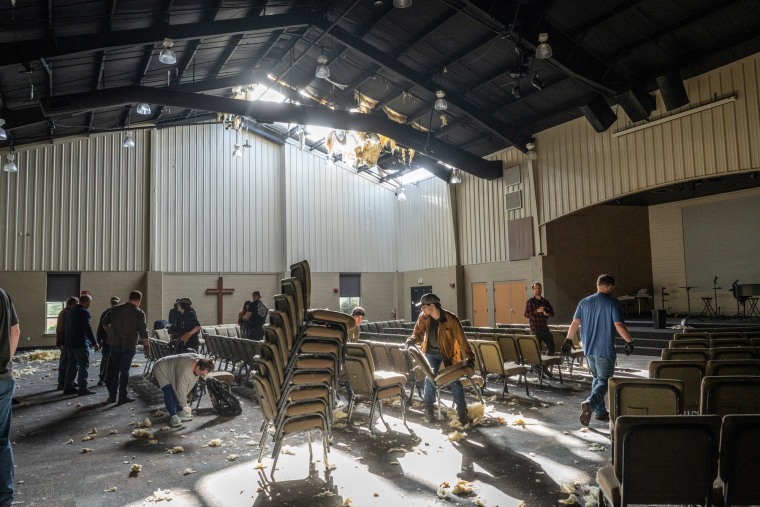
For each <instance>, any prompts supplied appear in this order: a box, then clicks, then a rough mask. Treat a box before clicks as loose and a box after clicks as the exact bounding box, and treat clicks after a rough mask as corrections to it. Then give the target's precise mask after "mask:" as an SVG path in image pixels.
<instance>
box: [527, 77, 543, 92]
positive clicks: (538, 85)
mask: <svg viewBox="0 0 760 507" xmlns="http://www.w3.org/2000/svg"><path fill="white" fill-rule="evenodd" d="M530 84H531V86H533V88H535V89H536V90H543V89H544V82H543V81H541V79H539V77H538V74H536V75H535V76H533V79H532V80H531V81H530Z"/></svg>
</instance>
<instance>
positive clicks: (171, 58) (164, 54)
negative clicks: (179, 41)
mask: <svg viewBox="0 0 760 507" xmlns="http://www.w3.org/2000/svg"><path fill="white" fill-rule="evenodd" d="M173 45H174V41H173V40H172V39H168V38H167V39H164V49H162V50H161V53H160V54H159V55H158V61H159V62H161V63H165V64H167V65H174V64H175V63H177V54H176V53H175V52H174V50H173V49H172V46H173Z"/></svg>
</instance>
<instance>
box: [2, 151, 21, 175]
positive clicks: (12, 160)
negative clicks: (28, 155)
mask: <svg viewBox="0 0 760 507" xmlns="http://www.w3.org/2000/svg"><path fill="white" fill-rule="evenodd" d="M5 160H6V162H5V164H3V171H5V172H7V173H17V172H18V166H17V165H16V156H15V155H14V154H13V153H8V154H7V155H6V156H5Z"/></svg>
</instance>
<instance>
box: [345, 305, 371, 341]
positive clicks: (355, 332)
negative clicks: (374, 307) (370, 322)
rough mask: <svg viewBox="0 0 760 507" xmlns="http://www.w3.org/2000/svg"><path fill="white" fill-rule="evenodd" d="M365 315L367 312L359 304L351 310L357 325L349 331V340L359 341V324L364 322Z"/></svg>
mask: <svg viewBox="0 0 760 507" xmlns="http://www.w3.org/2000/svg"><path fill="white" fill-rule="evenodd" d="M365 315H367V313H366V312H365V311H364V308H362V307H361V306H357V307H356V308H354V309H353V310H352V311H351V316H352V317H353V318H354V320H355V321H356V325H355V326H354V327H352V328H351V329H350V330H349V331H348V341H350V342H353V343H355V342H358V341H359V324H361V323H362V320H364V316H365Z"/></svg>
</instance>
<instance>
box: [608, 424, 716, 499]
mask: <svg viewBox="0 0 760 507" xmlns="http://www.w3.org/2000/svg"><path fill="white" fill-rule="evenodd" d="M720 425H721V419H720V417H718V416H709V415H707V416H704V415H693V416H683V415H679V416H653V415H643V416H635V415H624V416H620V417H618V419H617V422H616V423H615V435H614V442H615V443H614V447H613V453H614V456H615V457H614V465H608V466H604V467H602V468H600V469H599V471H598V472H597V474H596V481H597V483H598V484H599V487H600V489H601V492H602V494H603V495H604V498H605V500H607V502H609V503H610V504H611V505H613V506H615V507H617V506H626V505H631V504H646V505H652V504H670V505H684V504H689V505H694V504H699V505H711V503H712V493H713V482H714V480H715V478H716V476H717V472H718V443H719V439H720Z"/></svg>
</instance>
